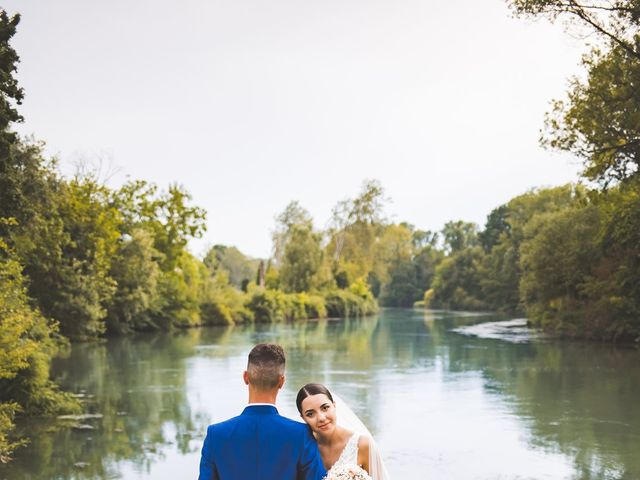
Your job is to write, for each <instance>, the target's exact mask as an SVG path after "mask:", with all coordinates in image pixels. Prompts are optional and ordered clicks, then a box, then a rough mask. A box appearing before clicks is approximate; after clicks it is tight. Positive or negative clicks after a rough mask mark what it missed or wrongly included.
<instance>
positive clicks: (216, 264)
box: [202, 245, 260, 288]
mask: <svg viewBox="0 0 640 480" xmlns="http://www.w3.org/2000/svg"><path fill="white" fill-rule="evenodd" d="M202 261H203V263H204V264H205V265H206V266H207V268H208V269H209V271H210V272H211V273H212V274H215V273H216V272H218V271H219V270H223V271H226V272H227V274H228V278H229V283H231V284H232V285H234V286H235V287H237V288H242V287H243V285H246V284H247V283H248V282H250V281H251V280H253V279H254V277H255V276H256V274H257V272H258V267H259V264H260V260H255V259H252V258H249V257H247V256H246V255H244V254H243V253H242V252H241V251H240V250H238V249H237V248H236V247H227V246H225V245H214V246H213V247H211V248H210V249H209V251H208V252H207V253H206V254H205V256H204V259H203V260H202Z"/></svg>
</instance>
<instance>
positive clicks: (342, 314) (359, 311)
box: [325, 290, 378, 318]
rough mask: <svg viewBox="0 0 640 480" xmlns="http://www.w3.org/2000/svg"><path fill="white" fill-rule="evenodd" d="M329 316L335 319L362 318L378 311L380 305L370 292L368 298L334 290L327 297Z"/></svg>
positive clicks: (347, 291)
mask: <svg viewBox="0 0 640 480" xmlns="http://www.w3.org/2000/svg"><path fill="white" fill-rule="evenodd" d="M325 301H326V307H327V315H329V317H333V318H348V317H362V316H365V315H372V314H374V313H376V312H377V311H378V304H377V303H376V301H375V299H374V298H373V295H372V294H371V293H370V292H369V295H367V296H364V297H363V296H361V295H358V294H356V293H354V292H352V291H350V290H334V291H332V292H328V293H327V295H326V296H325Z"/></svg>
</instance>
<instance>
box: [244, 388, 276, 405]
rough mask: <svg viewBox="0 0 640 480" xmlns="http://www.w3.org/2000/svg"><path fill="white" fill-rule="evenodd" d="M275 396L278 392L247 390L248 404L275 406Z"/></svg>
mask: <svg viewBox="0 0 640 480" xmlns="http://www.w3.org/2000/svg"><path fill="white" fill-rule="evenodd" d="M277 396H278V390H275V391H267V392H265V391H261V390H253V389H251V388H250V389H249V403H271V404H272V405H275V404H276V397H277Z"/></svg>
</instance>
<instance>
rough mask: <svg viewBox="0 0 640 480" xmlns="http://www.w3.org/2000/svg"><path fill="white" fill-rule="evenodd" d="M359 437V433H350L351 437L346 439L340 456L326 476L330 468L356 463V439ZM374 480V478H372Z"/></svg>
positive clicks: (329, 473)
mask: <svg viewBox="0 0 640 480" xmlns="http://www.w3.org/2000/svg"><path fill="white" fill-rule="evenodd" d="M359 439H360V435H358V434H357V433H354V434H353V435H351V438H349V440H348V441H347V444H346V445H345V446H344V449H343V450H342V453H341V454H340V457H339V458H338V460H337V461H336V463H334V464H333V465H332V466H331V468H330V469H329V471H328V472H327V476H328V477H329V476H331V470H333V469H337V468H339V467H343V466H347V465H358V440H359ZM374 480H375V479H374Z"/></svg>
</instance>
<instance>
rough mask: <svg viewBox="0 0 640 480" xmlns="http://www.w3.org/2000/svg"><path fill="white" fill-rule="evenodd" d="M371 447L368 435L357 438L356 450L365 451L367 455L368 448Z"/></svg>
mask: <svg viewBox="0 0 640 480" xmlns="http://www.w3.org/2000/svg"><path fill="white" fill-rule="evenodd" d="M370 445H371V438H370V437H369V435H360V436H359V437H358V450H366V452H367V454H368V453H369V446H370Z"/></svg>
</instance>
